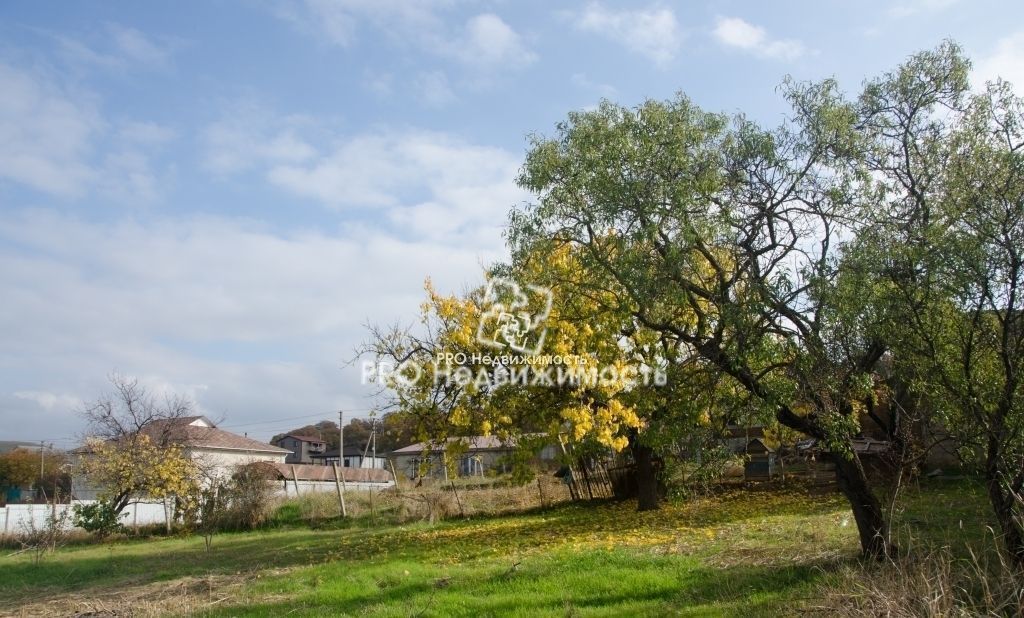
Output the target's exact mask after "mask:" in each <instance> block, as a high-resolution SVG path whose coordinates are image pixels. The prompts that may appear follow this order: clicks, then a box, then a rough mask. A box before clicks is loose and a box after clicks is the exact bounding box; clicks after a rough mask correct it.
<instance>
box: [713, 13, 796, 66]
mask: <svg viewBox="0 0 1024 618" xmlns="http://www.w3.org/2000/svg"><path fill="white" fill-rule="evenodd" d="M713 34H714V36H715V38H716V39H718V41H719V42H720V43H722V44H723V45H727V46H729V47H735V48H738V49H742V50H744V51H747V52H750V53H753V54H755V55H757V56H762V57H765V58H775V59H779V60H794V59H796V58H799V57H800V56H803V55H804V54H805V53H807V49H806V48H805V47H804V45H803V43H801V42H800V41H797V40H794V39H773V38H770V37H769V36H768V32H767V31H766V30H765V29H764V28H762V27H760V26H755V25H754V24H751V23H749V22H747V21H744V20H743V19H740V18H739V17H719V18H718V20H717V22H716V25H715V29H714V31H713Z"/></svg>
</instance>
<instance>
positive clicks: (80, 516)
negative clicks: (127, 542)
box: [73, 500, 124, 539]
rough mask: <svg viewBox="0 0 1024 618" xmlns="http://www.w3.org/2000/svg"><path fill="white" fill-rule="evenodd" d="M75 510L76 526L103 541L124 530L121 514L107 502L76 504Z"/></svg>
mask: <svg viewBox="0 0 1024 618" xmlns="http://www.w3.org/2000/svg"><path fill="white" fill-rule="evenodd" d="M73 508H74V513H75V514H74V521H75V525H76V526H78V527H79V528H81V529H83V530H85V531H86V532H91V533H93V534H95V535H96V536H97V537H99V538H101V539H102V538H106V537H108V536H110V535H111V534H115V533H118V532H121V531H122V530H123V529H124V526H123V525H122V524H121V521H120V519H121V514H120V513H118V511H117V509H116V508H115V507H114V505H112V504H110V502H108V501H106V500H100V501H99V502H94V503H92V504H76V505H75V506H74V507H73Z"/></svg>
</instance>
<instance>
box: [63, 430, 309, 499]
mask: <svg viewBox="0 0 1024 618" xmlns="http://www.w3.org/2000/svg"><path fill="white" fill-rule="evenodd" d="M142 433H143V434H145V435H146V436H148V437H149V438H150V440H151V441H152V442H153V443H154V444H158V445H169V444H176V445H178V446H180V447H181V448H182V452H183V453H184V454H185V455H186V456H188V457H189V458H191V459H192V461H194V462H196V464H198V466H199V468H200V470H201V471H202V474H203V476H204V477H206V478H207V479H214V478H228V477H230V476H231V475H232V474H233V473H234V471H235V468H236V467H237V466H239V465H246V464H251V463H254V462H271V463H284V461H285V457H286V456H287V455H288V453H289V451H286V450H285V449H282V448H278V447H276V446H272V445H270V444H266V443H264V442H260V441H259V440H253V439H252V438H249V437H248V436H240V435H238V434H235V433H231V432H230V431H224V430H223V429H218V428H217V426H216V425H214V424H213V422H212V421H210V419H208V418H206V417H205V416H188V417H183V418H176V419H168V420H160V421H155V422H153V423H150V424H149V425H147V426H146V427H145V428H144V429H143V431H142ZM89 453H90V451H89V447H87V446H83V447H80V448H77V449H75V450H73V451H71V454H72V456H73V457H74V463H75V465H74V467H73V470H77V469H78V468H79V465H78V464H79V463H80V460H81V459H82V458H84V457H88V456H89ZM99 492H100V488H99V487H96V486H94V485H92V484H91V483H90V482H89V480H88V479H86V478H84V477H82V476H81V475H79V474H72V479H71V493H72V496H73V497H74V498H75V499H76V500H95V499H96V497H97V495H98V494H99Z"/></svg>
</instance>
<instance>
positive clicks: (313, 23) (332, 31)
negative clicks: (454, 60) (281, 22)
mask: <svg viewBox="0 0 1024 618" xmlns="http://www.w3.org/2000/svg"><path fill="white" fill-rule="evenodd" d="M443 4H445V3H444V2H436V1H431V0H417V1H416V2H408V1H406V0H305V1H304V2H301V3H295V2H280V3H278V4H277V5H275V12H276V14H277V15H278V16H279V17H281V18H282V19H285V20H286V21H288V22H291V23H292V24H293V25H295V26H296V27H298V28H300V29H301V30H303V31H305V32H311V33H314V34H316V35H317V36H319V37H322V39H323V40H324V41H326V42H327V43H329V44H332V45H338V46H341V47H349V46H351V45H353V44H354V43H355V42H356V41H357V40H358V39H359V36H360V32H359V26H360V25H361V23H369V24H371V25H373V26H374V27H375V28H377V29H379V30H381V31H383V32H384V33H385V34H386V35H388V36H390V37H393V38H395V39H398V40H401V39H405V38H406V37H407V36H408V35H409V34H410V33H415V32H421V33H422V32H432V31H434V30H436V29H438V28H440V26H441V22H440V20H439V19H438V17H437V16H436V15H435V10H436V9H437V8H438V7H439V6H441V5H443Z"/></svg>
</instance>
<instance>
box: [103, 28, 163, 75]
mask: <svg viewBox="0 0 1024 618" xmlns="http://www.w3.org/2000/svg"><path fill="white" fill-rule="evenodd" d="M107 27H108V30H109V31H110V37H111V40H112V41H113V43H114V46H115V49H116V52H117V54H118V55H119V56H120V57H121V58H124V59H125V60H126V61H127V62H129V63H136V64H143V65H151V66H159V65H163V64H166V63H167V61H168V60H169V59H170V56H171V53H172V51H173V47H174V45H172V44H171V43H169V42H167V41H163V42H158V41H157V40H154V39H151V38H150V37H148V36H146V35H145V34H144V33H142V32H141V31H139V30H136V29H135V28H129V27H126V26H121V25H118V24H108V26H107Z"/></svg>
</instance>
